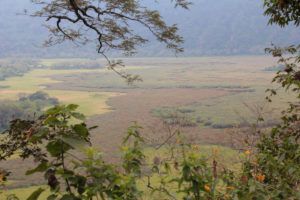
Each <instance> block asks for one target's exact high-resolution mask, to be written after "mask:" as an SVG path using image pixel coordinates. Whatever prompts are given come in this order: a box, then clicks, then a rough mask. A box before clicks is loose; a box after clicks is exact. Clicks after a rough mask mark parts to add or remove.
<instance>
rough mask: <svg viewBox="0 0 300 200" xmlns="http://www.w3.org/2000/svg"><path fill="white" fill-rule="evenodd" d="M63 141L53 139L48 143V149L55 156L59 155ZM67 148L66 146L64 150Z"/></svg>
mask: <svg viewBox="0 0 300 200" xmlns="http://www.w3.org/2000/svg"><path fill="white" fill-rule="evenodd" d="M62 145H63V144H62V142H61V141H57V140H56V141H51V142H49V143H48V144H47V146H46V149H47V151H48V152H49V153H50V154H51V156H53V157H57V156H59V155H60V154H61V153H62ZM66 150H67V149H66V148H64V151H66Z"/></svg>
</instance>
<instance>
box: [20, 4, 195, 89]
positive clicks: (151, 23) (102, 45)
mask: <svg viewBox="0 0 300 200" xmlns="http://www.w3.org/2000/svg"><path fill="white" fill-rule="evenodd" d="M31 1H32V3H34V4H36V5H37V6H38V9H37V11H36V12H34V13H32V14H30V15H31V16H34V17H43V18H45V19H46V21H47V25H46V27H47V28H48V30H49V33H50V35H49V38H48V40H47V41H46V42H45V46H52V45H56V44H59V43H62V42H64V41H71V42H73V43H75V44H77V45H85V44H87V43H93V44H95V43H96V44H97V49H98V50H97V51H98V53H100V54H101V55H103V56H104V57H105V58H106V59H107V61H108V67H109V69H113V70H114V71H115V72H118V73H117V74H119V75H121V77H123V78H125V79H126V80H127V82H128V83H132V82H133V81H136V80H138V81H139V80H140V77H137V76H134V75H130V74H127V73H125V72H120V71H118V70H117V69H116V66H121V65H119V64H118V62H114V63H112V62H111V61H110V60H109V59H108V57H107V55H106V54H107V52H109V51H110V50H116V51H120V52H122V53H123V54H124V55H126V56H131V55H133V54H135V53H136V50H137V47H139V46H141V45H143V44H145V43H146V42H148V39H147V38H146V37H145V36H143V35H142V34H140V33H138V32H137V31H135V30H136V27H142V28H144V29H145V30H146V31H148V32H150V33H151V34H152V35H153V36H154V37H155V38H156V39H157V40H158V41H159V42H160V43H164V44H165V45H166V47H167V48H168V49H172V50H174V51H175V53H180V52H182V51H183V48H182V47H181V45H182V43H183V38H182V37H181V36H180V35H179V34H178V28H177V25H176V24H173V25H168V24H167V23H166V22H165V21H164V20H163V18H162V16H161V15H160V13H159V11H157V10H153V9H150V8H148V7H147V6H145V5H144V3H143V2H141V1H139V0H128V1H121V0H119V1H112V0H103V1H99V0H51V1H45V0H31ZM172 2H175V7H182V8H184V9H188V6H189V5H190V4H191V3H190V2H189V1H188V0H172ZM152 3H155V4H157V3H158V2H157V1H155V0H152ZM26 13H27V11H26Z"/></svg>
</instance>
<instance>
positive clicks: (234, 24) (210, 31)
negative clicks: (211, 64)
mask: <svg viewBox="0 0 300 200" xmlns="http://www.w3.org/2000/svg"><path fill="white" fill-rule="evenodd" d="M16 2H17V3H16ZM153 2H154V1H148V0H146V1H145V4H148V5H147V6H150V7H157V9H159V10H160V11H163V12H162V13H163V16H164V17H165V18H166V20H167V21H169V22H170V23H177V24H178V25H179V28H180V31H181V33H182V36H184V39H185V44H184V47H185V53H184V55H187V56H197V55H240V54H260V53H263V52H264V48H265V47H267V46H270V44H271V43H272V42H274V43H276V44H278V45H281V44H293V43H298V42H299V41H300V34H299V33H300V32H299V30H297V29H295V28H292V27H288V28H286V29H280V28H279V27H278V26H276V25H274V26H267V18H266V17H264V16H263V15H262V14H263V7H262V1H253V0H222V1H220V2H218V3H215V2H214V1H210V0H194V1H193V3H194V5H193V6H192V7H191V8H190V11H185V10H181V9H177V10H175V11H174V10H172V9H167V8H169V7H168V6H169V1H161V2H160V3H159V6H158V4H156V3H153ZM26 8H27V9H28V10H32V5H31V3H30V1H29V0H14V1H11V0H2V1H1V6H0V26H1V29H0V38H1V45H0V56H1V57H7V56H38V57H66V56H68V57H85V56H90V57H95V56H97V54H96V49H95V47H94V46H87V47H84V48H79V47H78V48H74V45H72V44H64V45H58V46H55V47H50V48H42V44H43V41H44V40H45V39H46V38H47V34H48V33H47V30H46V28H43V29H41V25H42V24H43V20H44V19H31V18H30V17H28V16H24V15H16V14H17V13H22V12H23V11H24V9H26ZM174 12H176V14H174ZM136 29H137V31H139V32H141V33H144V32H145V31H144V30H143V28H140V27H136ZM149 38H151V36H150V34H149ZM91 45H93V44H91ZM91 47H92V48H91ZM116 54H117V53H116ZM138 55H139V56H166V55H172V52H169V51H168V50H166V49H165V48H161V46H160V45H159V43H158V42H151V43H149V44H146V46H143V47H142V48H141V49H140V50H139V54H138Z"/></svg>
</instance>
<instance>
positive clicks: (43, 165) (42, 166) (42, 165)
mask: <svg viewBox="0 0 300 200" xmlns="http://www.w3.org/2000/svg"><path fill="white" fill-rule="evenodd" d="M48 167H49V166H48V163H47V162H42V163H40V164H39V165H38V166H37V167H36V168H34V169H31V170H28V171H27V172H26V175H31V174H34V173H36V172H44V171H46V170H47V169H48Z"/></svg>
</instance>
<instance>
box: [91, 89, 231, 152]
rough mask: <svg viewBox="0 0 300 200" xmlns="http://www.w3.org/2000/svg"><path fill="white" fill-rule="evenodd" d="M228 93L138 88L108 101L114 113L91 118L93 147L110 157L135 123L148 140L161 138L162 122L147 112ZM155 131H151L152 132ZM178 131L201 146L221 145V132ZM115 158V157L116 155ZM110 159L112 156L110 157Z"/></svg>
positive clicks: (162, 132) (192, 128)
mask: <svg viewBox="0 0 300 200" xmlns="http://www.w3.org/2000/svg"><path fill="white" fill-rule="evenodd" d="M227 94H228V92H226V91H224V90H223V91H222V90H215V89H140V90H133V91H130V90H129V91H128V92H127V94H126V95H122V96H118V97H114V98H111V99H110V100H109V101H108V104H109V105H110V106H112V107H113V108H114V109H115V110H114V111H113V112H110V113H106V114H103V115H99V116H95V117H93V118H91V119H90V121H89V123H91V124H93V125H98V126H99V128H98V129H97V130H96V131H95V132H94V133H93V138H92V141H93V144H94V145H95V146H96V147H100V148H101V150H103V151H105V152H106V153H108V154H109V155H110V157H111V156H113V155H114V154H111V153H112V152H114V151H115V150H117V149H118V146H119V145H120V144H121V141H122V137H123V136H124V133H125V131H126V129H127V128H128V127H129V126H130V125H131V124H132V123H133V122H137V123H138V124H139V125H141V126H142V127H143V128H144V129H143V132H144V133H147V136H148V137H149V136H151V134H152V138H151V139H158V140H159V139H162V138H163V135H164V130H163V126H162V123H161V122H160V120H159V119H158V118H156V117H154V116H153V115H152V114H151V110H153V109H154V108H157V107H161V106H175V107H176V106H180V105H185V104H191V103H194V102H200V101H201V100H206V99H209V98H215V97H220V96H223V95H227ZM154 130H155V131H154ZM182 131H183V132H184V134H185V135H187V136H188V137H189V138H194V139H197V140H198V141H199V142H203V143H224V142H226V141H225V140H224V138H223V134H222V133H223V131H222V130H214V129H203V128H199V127H185V128H182ZM116 156H117V155H116ZM111 158H112V157H111Z"/></svg>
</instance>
